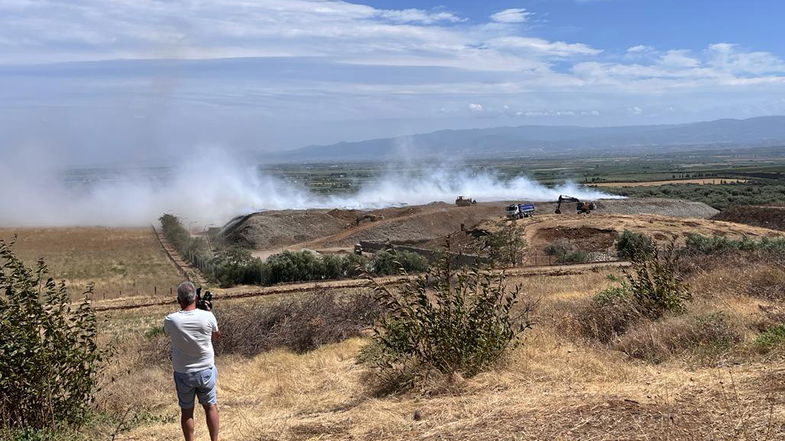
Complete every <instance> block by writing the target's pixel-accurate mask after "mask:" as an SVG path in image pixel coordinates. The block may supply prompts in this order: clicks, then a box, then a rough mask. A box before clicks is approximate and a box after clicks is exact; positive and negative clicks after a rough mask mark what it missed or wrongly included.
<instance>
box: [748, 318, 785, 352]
mask: <svg viewBox="0 0 785 441" xmlns="http://www.w3.org/2000/svg"><path fill="white" fill-rule="evenodd" d="M783 343H785V323H782V324H779V325H775V326H772V327H770V328H769V329H767V330H766V331H764V332H762V333H761V334H760V335H759V336H758V337H757V338H756V339H755V342H754V345H755V348H756V349H757V350H758V351H760V352H762V353H767V352H771V351H772V350H774V349H776V348H779V347H782V345H783Z"/></svg>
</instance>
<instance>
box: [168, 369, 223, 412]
mask: <svg viewBox="0 0 785 441" xmlns="http://www.w3.org/2000/svg"><path fill="white" fill-rule="evenodd" d="M217 381H218V369H216V368H215V366H213V367H211V368H207V369H204V370H201V371H197V372H187V373H182V372H175V373H174V386H175V388H176V389H177V400H178V401H179V402H180V407H181V408H183V409H191V408H193V407H194V396H197V397H199V404H201V405H202V406H207V405H210V404H216V403H218V398H217V395H216V392H215V385H216V383H217Z"/></svg>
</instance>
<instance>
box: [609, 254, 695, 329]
mask: <svg viewBox="0 0 785 441" xmlns="http://www.w3.org/2000/svg"><path fill="white" fill-rule="evenodd" d="M674 249H675V247H674V244H673V243H671V244H670V246H669V247H668V249H666V250H665V251H660V250H655V252H654V254H653V255H652V256H651V257H649V258H647V259H643V260H637V261H633V264H632V270H631V271H626V270H625V272H624V274H625V276H626V279H627V280H626V281H625V282H624V287H625V289H626V290H627V291H628V292H629V293H630V296H631V298H632V301H633V303H634V305H635V307H636V308H637V309H638V311H639V312H640V313H641V314H642V315H643V316H645V317H647V318H649V319H651V320H656V319H658V318H660V317H662V315H663V314H664V313H666V312H674V313H680V312H682V311H683V310H684V308H685V305H686V303H687V302H689V301H690V300H691V299H692V295H691V294H690V292H689V290H688V289H687V287H686V286H685V285H684V284H683V283H682V282H681V280H679V278H678V277H677V276H676V254H675V252H674Z"/></svg>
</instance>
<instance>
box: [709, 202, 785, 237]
mask: <svg viewBox="0 0 785 441" xmlns="http://www.w3.org/2000/svg"><path fill="white" fill-rule="evenodd" d="M712 219H714V220H721V221H726V222H735V223H737V224H745V225H753V226H756V227H763V228H770V229H772V230H780V231H785V206H772V205H755V206H740V207H730V208H728V209H727V210H724V211H722V212H720V213H718V214H716V215H714V216H713V217H712Z"/></svg>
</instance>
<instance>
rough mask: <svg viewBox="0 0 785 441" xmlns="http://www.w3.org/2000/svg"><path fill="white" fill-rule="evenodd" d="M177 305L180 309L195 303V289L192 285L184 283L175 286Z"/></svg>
mask: <svg viewBox="0 0 785 441" xmlns="http://www.w3.org/2000/svg"><path fill="white" fill-rule="evenodd" d="M177 303H179V304H180V307H181V308H185V307H186V306H189V305H191V304H194V303H196V287H195V286H194V284H193V283H191V282H188V281H185V282H183V283H181V284H180V285H178V286H177Z"/></svg>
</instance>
